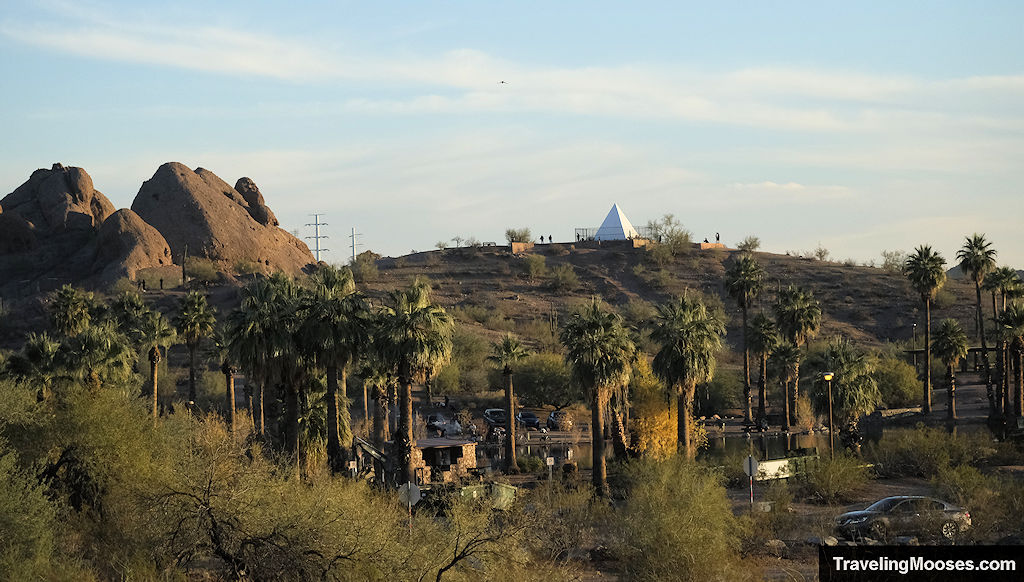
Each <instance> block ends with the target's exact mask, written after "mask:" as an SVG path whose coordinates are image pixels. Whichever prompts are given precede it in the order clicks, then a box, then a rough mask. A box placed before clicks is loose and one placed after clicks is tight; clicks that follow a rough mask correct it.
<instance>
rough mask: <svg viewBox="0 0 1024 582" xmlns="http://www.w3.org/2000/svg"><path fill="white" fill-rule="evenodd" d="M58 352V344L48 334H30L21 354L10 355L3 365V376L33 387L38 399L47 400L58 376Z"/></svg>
mask: <svg viewBox="0 0 1024 582" xmlns="http://www.w3.org/2000/svg"><path fill="white" fill-rule="evenodd" d="M59 350H60V342H58V341H56V340H54V339H53V338H51V337H50V334H48V333H46V332H43V333H38V334H37V333H34V332H33V333H30V334H28V338H27V339H26V340H25V344H24V345H23V346H22V347H21V353H19V354H14V355H12V356H11V357H10V359H8V360H7V361H6V362H5V363H4V366H3V371H4V375H6V376H11V377H13V378H14V379H15V381H16V382H22V383H25V384H28V385H29V386H35V387H36V394H37V397H38V399H39V400H40V401H44V400H48V399H49V397H50V393H51V391H52V389H53V383H54V381H55V380H56V379H57V377H58V376H59V374H60V369H59V366H60V361H59Z"/></svg>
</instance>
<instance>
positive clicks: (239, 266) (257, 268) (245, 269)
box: [232, 259, 263, 275]
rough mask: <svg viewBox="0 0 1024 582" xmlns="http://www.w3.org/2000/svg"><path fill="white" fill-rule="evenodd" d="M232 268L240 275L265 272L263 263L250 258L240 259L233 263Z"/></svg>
mask: <svg viewBox="0 0 1024 582" xmlns="http://www.w3.org/2000/svg"><path fill="white" fill-rule="evenodd" d="M232 270H234V272H235V273H236V274H238V275H255V274H256V273H262V272H263V265H261V264H259V263H257V262H255V261H250V260H249V259H238V260H237V261H235V263H234V264H233V265H232Z"/></svg>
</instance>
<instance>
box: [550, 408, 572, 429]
mask: <svg viewBox="0 0 1024 582" xmlns="http://www.w3.org/2000/svg"><path fill="white" fill-rule="evenodd" d="M547 424H548V430H572V415H571V414H569V412H568V411H566V410H553V411H551V414H549V415H548V423H547Z"/></svg>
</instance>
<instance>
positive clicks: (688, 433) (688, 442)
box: [676, 385, 697, 459]
mask: <svg viewBox="0 0 1024 582" xmlns="http://www.w3.org/2000/svg"><path fill="white" fill-rule="evenodd" d="M696 389H697V386H696V385H687V386H683V389H682V390H681V391H680V392H679V394H678V395H677V396H676V416H677V419H676V423H677V424H676V431H677V433H678V435H677V437H676V438H677V439H678V441H679V444H680V445H682V449H683V452H684V453H685V454H686V458H687V459H692V458H694V454H695V453H696V451H695V450H694V446H693V445H694V443H693V429H692V427H691V426H690V409H691V408H692V407H693V393H694V392H695V391H696Z"/></svg>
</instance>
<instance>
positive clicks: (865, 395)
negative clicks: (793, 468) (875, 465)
mask: <svg viewBox="0 0 1024 582" xmlns="http://www.w3.org/2000/svg"><path fill="white" fill-rule="evenodd" d="M810 366H811V368H812V369H814V370H815V372H816V373H815V387H816V388H817V390H815V392H814V393H813V399H814V404H815V409H817V410H818V411H819V412H827V410H828V385H827V382H828V381H826V380H825V379H824V378H823V375H824V373H825V372H831V373H832V374H833V377H832V380H831V383H832V386H831V387H832V396H833V402H832V405H833V406H832V408H833V418H834V421H835V422H836V424H837V425H838V426H840V427H842V429H841V430H845V431H848V432H850V433H854V432H856V430H857V424H858V422H859V420H860V417H862V416H864V415H865V414H869V413H871V412H873V411H874V410H875V408H876V407H878V405H879V403H881V401H882V395H881V393H880V392H879V390H878V383H877V382H876V381H875V377H874V371H875V364H874V360H873V359H872V358H870V357H868V354H867V353H866V352H864V350H861V349H858V348H857V347H856V346H855V345H854V344H853V342H851V341H850V340H849V339H847V338H845V337H842V336H837V337H833V338H832V339H830V340H829V341H828V344H827V345H826V346H825V351H824V352H823V353H822V354H821V356H820V357H818V358H815V361H812V362H810ZM829 430H832V427H829Z"/></svg>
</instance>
